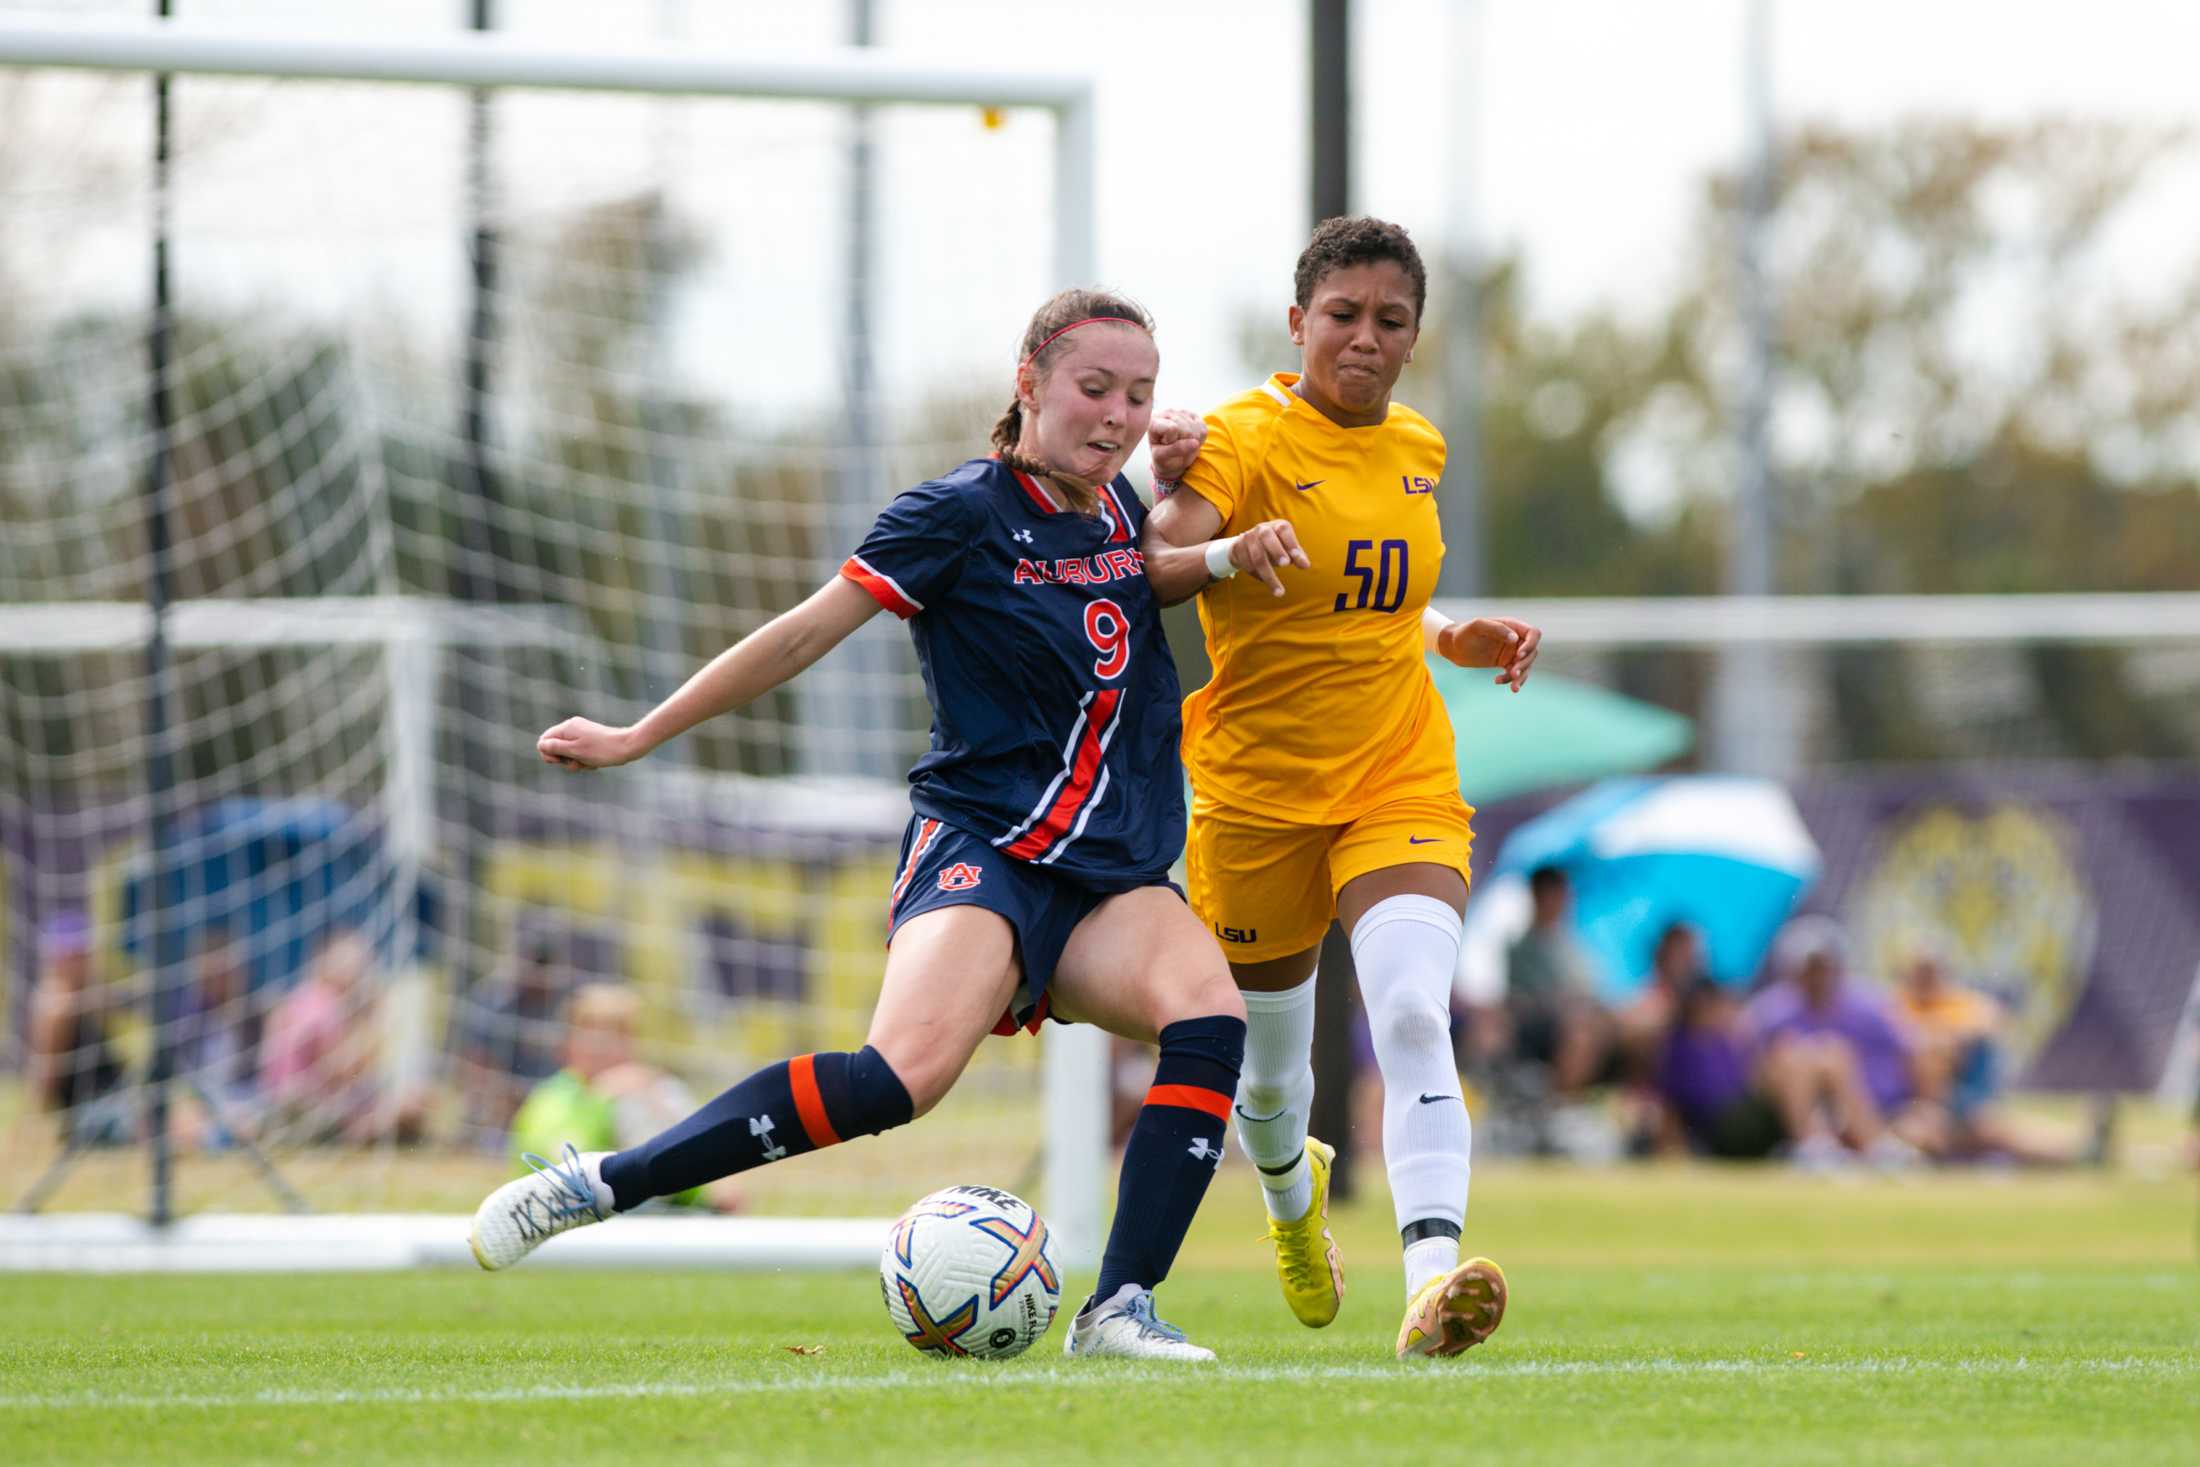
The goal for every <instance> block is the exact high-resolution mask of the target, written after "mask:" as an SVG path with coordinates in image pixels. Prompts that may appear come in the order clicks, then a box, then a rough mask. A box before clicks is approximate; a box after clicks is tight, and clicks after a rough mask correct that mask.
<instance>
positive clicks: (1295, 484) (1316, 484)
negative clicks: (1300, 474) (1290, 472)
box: [1291, 479, 1329, 494]
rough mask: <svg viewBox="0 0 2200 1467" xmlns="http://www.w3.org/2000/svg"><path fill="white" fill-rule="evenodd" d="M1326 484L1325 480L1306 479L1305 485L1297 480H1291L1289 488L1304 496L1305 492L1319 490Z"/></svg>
mask: <svg viewBox="0 0 2200 1467" xmlns="http://www.w3.org/2000/svg"><path fill="white" fill-rule="evenodd" d="M1328 482H1329V481H1328V480H1327V479H1308V480H1307V481H1306V482H1305V483H1303V484H1301V483H1300V482H1299V481H1298V480H1296V479H1293V480H1292V481H1291V487H1292V488H1294V489H1296V490H1298V491H1299V493H1301V494H1304V493H1305V492H1306V491H1307V490H1309V489H1319V488H1321V486H1322V485H1324V484H1326V483H1328Z"/></svg>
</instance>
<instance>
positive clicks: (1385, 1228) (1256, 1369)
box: [0, 1167, 2200, 1467]
mask: <svg viewBox="0 0 2200 1467" xmlns="http://www.w3.org/2000/svg"><path fill="white" fill-rule="evenodd" d="M2195 1205H2196V1199H2195V1194H2194V1189H2193V1182H2192V1179H2191V1178H2189V1177H2186V1178H2164V1179H2157V1180H2151V1181H2147V1180H2136V1179H2132V1178H2129V1177H2121V1176H2114V1175H2110V1176H2065V1177H1993V1176H1944V1177H1919V1178H1911V1179H1902V1180H1888V1179H1881V1178H1871V1179H1866V1180H1856V1181H1840V1182H1834V1181H1826V1180H1822V1179H1815V1178H1801V1177H1796V1176H1792V1175H1788V1174H1785V1173H1782V1172H1779V1171H1758V1172H1738V1171H1727V1170H1709V1169H1690V1168H1668V1167H1656V1168H1645V1169H1626V1170H1617V1171H1609V1172H1601V1173H1579V1172H1567V1171H1556V1170H1542V1169H1537V1168H1526V1167H1487V1168H1484V1169H1482V1170H1481V1171H1480V1172H1479V1173H1478V1174H1477V1177H1476V1183H1475V1199H1474V1208H1473V1213H1472V1217H1471V1227H1470V1235H1469V1241H1470V1243H1471V1244H1472V1245H1473V1246H1474V1247H1475V1248H1476V1249H1477V1250H1478V1251H1483V1252H1487V1253H1489V1254H1491V1255H1492V1256H1493V1257H1496V1258H1497V1259H1499V1260H1500V1261H1501V1262H1503V1263H1504V1264H1505V1265H1506V1268H1507V1272H1508V1274H1509V1275H1510V1277H1511V1280H1512V1285H1513V1304H1512V1309H1511V1312H1510V1314H1509V1315H1508V1317H1507V1319H1506V1323H1505V1327H1504V1329H1503V1330H1502V1331H1501V1332H1500V1333H1499V1335H1498V1336H1497V1338H1496V1339H1495V1340H1493V1341H1492V1342H1491V1343H1490V1344H1488V1345H1486V1346H1484V1347H1482V1348H1480V1349H1478V1350H1475V1351H1473V1352H1471V1353H1469V1354H1468V1355H1467V1356H1466V1357H1464V1358H1463V1359H1460V1360H1457V1361H1452V1362H1433V1363H1424V1364H1417V1365H1413V1366H1401V1365H1399V1364H1397V1363H1396V1362H1394V1361H1392V1360H1391V1359H1390V1357H1389V1353H1388V1343H1389V1340H1390V1337H1391V1335H1392V1333H1393V1332H1394V1330H1395V1328H1396V1325H1397V1317H1398V1312H1399V1308H1400V1303H1401V1301H1400V1299H1399V1285H1398V1280H1397V1264H1396V1243H1395V1240H1394V1237H1393V1236H1392V1235H1391V1233H1390V1230H1389V1210H1388V1205H1387V1201H1386V1200H1385V1199H1384V1198H1383V1197H1382V1196H1381V1194H1380V1188H1379V1183H1378V1186H1377V1188H1376V1191H1375V1195H1373V1196H1370V1197H1367V1198H1365V1199H1364V1200H1362V1201H1361V1202H1359V1203H1358V1204H1356V1205H1355V1206H1353V1207H1352V1208H1350V1209H1347V1210H1345V1211H1343V1212H1342V1214H1341V1215H1340V1217H1339V1236H1340V1239H1341V1241H1342V1243H1343V1245H1344V1249H1345V1259H1346V1265H1347V1269H1348V1271H1349V1274H1350V1278H1351V1292H1350V1294H1349V1296H1348V1297H1347V1299H1346V1301H1345V1308H1344V1313H1343V1315H1342V1317H1341V1318H1340V1319H1339V1320H1338V1322H1337V1323H1336V1324H1335V1325H1334V1326H1332V1327H1331V1328H1329V1329H1327V1330H1324V1331H1320V1332H1311V1331H1307V1330H1304V1329H1301V1328H1300V1327H1299V1326H1298V1325H1297V1324H1296V1323H1294V1322H1293V1321H1292V1320H1291V1318H1290V1317H1289V1315H1288V1314H1287V1313H1286V1312H1285V1311H1284V1308H1283V1306H1282V1303H1281V1301H1280V1300H1279V1299H1278V1297H1277V1295H1276V1292H1275V1286H1274V1283H1273V1279H1272V1276H1271V1275H1270V1273H1269V1272H1268V1267H1267V1263H1266V1256H1265V1250H1264V1245H1262V1244H1261V1243H1260V1241H1259V1233H1260V1221H1259V1217H1258V1210H1257V1209H1258V1204H1257V1203H1256V1202H1255V1201H1254V1200H1253V1198H1252V1197H1251V1196H1250V1195H1248V1193H1247V1190H1246V1186H1245V1178H1244V1176H1243V1175H1242V1174H1240V1173H1239V1172H1238V1171H1237V1170H1236V1169H1235V1168H1233V1169H1232V1170H1231V1171H1228V1172H1226V1173H1225V1174H1224V1177H1223V1179H1222V1185H1221V1186H1220V1187H1219V1188H1218V1191H1217V1193H1216V1196H1215V1197H1214V1199H1213V1200H1212V1201H1210V1203H1209V1205H1208V1207H1207V1209H1206V1211H1205V1213H1204V1214H1203V1215H1202V1217H1201V1219H1200V1223H1199V1226H1198V1228H1197V1229H1196V1230H1195V1232H1194V1235H1193V1239H1192V1242H1191V1244H1190V1246H1189V1248H1188V1250H1187V1254H1186V1257H1185V1259H1184V1261H1183V1262H1182V1263H1181V1264H1180V1266H1179V1269H1178V1273H1177V1276H1176V1278H1174V1279H1173V1280H1171V1281H1170V1283H1169V1284H1168V1285H1167V1287H1166V1288H1165V1289H1164V1290H1163V1292H1162V1296H1161V1297H1162V1302H1163V1305H1164V1312H1165V1313H1167V1314H1168V1315H1170V1316H1171V1317H1172V1318H1174V1319H1175V1320H1176V1321H1177V1322H1178V1323H1180V1324H1182V1325H1184V1326H1186V1327H1187V1328H1188V1329H1189V1330H1190V1331H1191V1332H1192V1334H1193V1337H1194V1338H1196V1339H1198V1340H1200V1341H1202V1342H1204V1343H1207V1344H1210V1345H1212V1346H1213V1347H1214V1348H1215V1349H1216V1350H1217V1351H1218V1352H1219V1353H1220V1354H1221V1357H1222V1359H1221V1361H1220V1362H1219V1363H1218V1364H1217V1365H1215V1366H1211V1367H1205V1368H1172V1369H1166V1370H1162V1369H1155V1368H1153V1367H1141V1366H1131V1365H1121V1364H1116V1363H1112V1362H1100V1363H1095V1364H1076V1365H1073V1364H1071V1363H1070V1362H1067V1361H1064V1360H1063V1359H1062V1358H1061V1356H1060V1354H1059V1353H1058V1352H1059V1350H1060V1348H1061V1335H1062V1325H1061V1323H1060V1322H1058V1323H1057V1324H1056V1326H1055V1329H1054V1330H1053V1332H1052V1333H1050V1334H1049V1336H1048V1337H1047V1339H1046V1340H1045V1341H1043V1342H1042V1343H1041V1345H1040V1346H1039V1348H1037V1349H1035V1350H1034V1351H1033V1352H1032V1353H1031V1354H1029V1355H1027V1356H1025V1357H1024V1358H1023V1359H1021V1360H1017V1361H1014V1362H1008V1363H1005V1364H998V1365H982V1364H977V1363H973V1362H941V1361H934V1360H930V1359H927V1358H924V1357H920V1356H918V1355H916V1354H915V1353H914V1352H912V1351H911V1350H910V1349H909V1348H908V1347H907V1346H906V1345H904V1344H902V1343H901V1341H900V1340H899V1339H898V1338H897V1337H896V1336H894V1335H893V1334H892V1333H891V1332H890V1330H889V1329H888V1327H887V1325H886V1322H885V1315H884V1311H883V1310H882V1309H881V1308H880V1305H879V1300H878V1291H877V1287H876V1285H875V1284H874V1282H873V1281H872V1279H871V1278H870V1277H869V1276H868V1275H863V1274H804V1275H773V1276H748V1275H730V1276H706V1275H697V1274H684V1275H576V1274H568V1273H562V1272H551V1271H536V1272H533V1273H530V1272H529V1271H528V1270H526V1269H525V1268H522V1269H520V1270H518V1271H516V1272H514V1273H511V1274H507V1275H501V1276H496V1277H491V1276H487V1275H472V1274H463V1273H451V1274H432V1275H403V1276H396V1275H371V1274H370V1275H357V1276H314V1277H290V1276H269V1277H249V1278H239V1277H131V1278H107V1277H58V1276H30V1277H21V1276H18V1277H8V1278H0V1319H5V1321H6V1329H5V1332H4V1336H0V1462H5V1463H10V1464H12V1463H18V1462H21V1463H32V1462H39V1463H100V1464H108V1463H117V1462H134V1461H157V1462H181V1463H198V1462H205V1463H217V1462H218V1463H232V1462H250V1461H272V1460H282V1461H298V1460H312V1461H327V1462H355V1461H356V1462H405V1463H410V1464H421V1463H445V1462H469V1461H510V1460H527V1461H534V1462H557V1463H585V1462H596V1461H604V1462H625V1463H631V1462H652V1463H655V1462H671V1461H708V1462H743V1461H755V1462H835V1463H839V1462H868V1461H907V1460H912V1459H935V1458H946V1457H950V1456H953V1457H956V1458H961V1459H967V1460H977V1461H1045V1462H1134V1461H1135V1462H1140V1463H1145V1464H1162V1463H1173V1462H1190V1461H1205V1462H1262V1463H1268V1462H1302V1461H1303V1462H1344V1461H1379V1460H1414V1461H1429V1460H1434V1459H1441V1458H1446V1457H1451V1458H1458V1459H1461V1460H1467V1459H1471V1460H1475V1461H1504V1462H1536V1463H1540V1462H1552V1463H1558V1462H1565V1463H1572V1462H1606V1461H1625V1462H1660V1461H1674V1462H1682V1461H1686V1462H1701V1461H1734V1462H1750V1463H1787V1462H1829V1463H1830V1462H1856V1461H1871V1462H1956V1461H1980V1462H1989V1461H1990V1462H1996V1463H2013V1462H2051V1463H2056V1464H2058V1467H2061V1464H2067V1463H2068V1462H2070V1461H2071V1460H2073V1459H2091V1460H2103V1461H2111V1462H2113V1463H2114V1464H2115V1467H2139V1464H2143V1463H2155V1462H2160V1463H2178V1464H2190V1463H2192V1462H2194V1461H2196V1460H2200V1270H2196V1268H2195V1264H2194V1247H2195V1237H2194V1226H2195ZM551 1246H553V1247H555V1246H556V1245H555V1244H552V1245H551ZM1081 1283H1089V1280H1082V1279H1080V1280H1073V1281H1072V1284H1073V1286H1074V1285H1076V1284H1081ZM797 1346H800V1347H804V1348H805V1350H808V1349H810V1348H811V1347H817V1348H816V1349H815V1352H814V1353H797V1352H796V1350H795V1348H794V1347H797Z"/></svg>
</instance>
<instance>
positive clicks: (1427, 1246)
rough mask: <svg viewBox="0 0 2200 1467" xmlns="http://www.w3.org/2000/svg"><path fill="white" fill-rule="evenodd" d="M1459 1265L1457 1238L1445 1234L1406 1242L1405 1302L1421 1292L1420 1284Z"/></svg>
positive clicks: (1411, 1300)
mask: <svg viewBox="0 0 2200 1467" xmlns="http://www.w3.org/2000/svg"><path fill="white" fill-rule="evenodd" d="M1458 1266H1459V1240H1458V1239H1457V1238H1453V1237H1449V1236H1445V1237H1436V1238H1422V1239H1420V1240H1418V1241H1417V1242H1412V1243H1408V1244H1406V1302H1407V1303H1408V1304H1410V1303H1412V1302H1413V1296H1414V1295H1415V1294H1418V1293H1420V1292H1421V1286H1422V1285H1423V1284H1425V1283H1427V1282H1428V1281H1429V1280H1430V1279H1432V1278H1435V1277H1437V1276H1438V1275H1440V1274H1447V1273H1450V1272H1451V1271H1452V1270H1453V1269H1455V1268H1457V1267H1458Z"/></svg>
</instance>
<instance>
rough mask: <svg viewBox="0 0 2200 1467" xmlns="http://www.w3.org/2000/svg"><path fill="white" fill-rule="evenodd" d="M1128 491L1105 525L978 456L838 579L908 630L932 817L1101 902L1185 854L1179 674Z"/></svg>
mask: <svg viewBox="0 0 2200 1467" xmlns="http://www.w3.org/2000/svg"><path fill="white" fill-rule="evenodd" d="M1145 517H1146V510H1145V506H1144V505H1143V504H1141V503H1140V502H1139V499H1138V496H1137V495H1136V494H1135V493H1133V492H1132V491H1131V487H1130V485H1129V484H1128V483H1127V482H1126V481H1125V480H1124V479H1123V478H1122V477H1120V476H1118V477H1117V478H1116V480H1115V482H1114V483H1112V484H1108V485H1103V486H1102V487H1101V490H1100V513H1099V514H1098V515H1097V516H1094V515H1083V514H1078V513H1075V512H1074V511H1069V510H1057V509H1056V508H1054V506H1053V504H1052V502H1051V501H1049V500H1048V499H1047V497H1046V495H1045V494H1044V493H1043V492H1042V491H1041V490H1040V488H1039V486H1038V485H1037V484H1036V483H1034V482H1033V481H1032V480H1031V479H1030V478H1029V477H1028V476H1027V475H1024V474H1022V473H1019V472H1017V471H1015V470H1013V469H1009V468H1006V467H1004V466H1003V465H1002V464H1000V463H999V462H998V461H996V460H993V459H972V460H971V461H970V462H969V463H966V464H964V465H963V466H962V467H961V468H959V469H956V470H955V471H954V472H953V473H951V474H948V475H947V476H945V477H944V478H939V479H934V480H932V481H931V482H930V483H928V484H919V485H918V486H917V487H916V488H914V489H911V490H909V491H908V492H907V493H904V494H901V495H899V496H897V497H896V498H895V500H894V502H893V503H891V504H889V505H888V506H886V509H885V511H884V512H883V513H881V514H880V515H879V517H878V521H877V523H876V524H874V525H873V526H872V527H871V533H870V534H869V535H868V536H866V537H865V538H864V541H863V546H862V548H861V549H860V550H858V551H857V552H856V553H855V554H854V555H852V556H850V557H849V559H848V562H847V564H845V565H843V566H842V567H841V568H840V573H841V574H842V575H844V576H846V577H847V578H848V579H849V580H852V581H854V582H855V583H856V584H857V585H859V586H862V587H863V588H864V589H865V590H867V591H869V592H870V593H871V594H872V596H874V597H876V598H877V600H878V602H879V604H880V605H882V606H884V607H885V608H886V609H887V610H888V611H891V612H893V613H894V614H895V615H897V616H900V617H902V618H903V619H905V620H906V621H907V622H908V623H909V630H910V632H911V634H912V635H913V636H914V637H915V639H916V644H917V661H918V663H919V665H920V666H921V667H922V668H923V669H924V691H925V694H926V696H927V697H928V698H929V699H930V700H931V703H932V750H931V752H930V753H928V754H926V755H925V756H924V757H923V758H922V759H920V760H918V761H917V767H916V768H915V769H913V770H911V771H910V774H909V782H910V785H911V786H912V789H911V793H910V804H912V805H913V806H915V807H916V810H917V813H919V814H920V815H928V816H931V817H933V818H934V819H937V820H943V821H945V822H947V823H948V824H949V825H953V826H956V827H958V828H960V829H962V830H965V831H968V832H969V833H970V834H972V835H976V836H981V837H983V838H984V839H986V840H988V841H990V842H992V844H993V845H994V846H995V847H996V848H997V849H999V850H1001V851H1003V852H1004V853H1006V854H1008V855H1010V856H1014V857H1016V858H1017V859H1019V860H1024V861H1030V862H1033V863H1035V864H1038V865H1041V866H1046V867H1048V868H1050V869H1052V870H1055V871H1059V872H1061V873H1062V874H1064V875H1066V876H1071V877H1074V878H1076V879H1078V880H1080V881H1084V882H1088V883H1092V884H1095V885H1099V886H1103V887H1130V886H1139V885H1145V884H1147V883H1150V882H1153V881H1157V880H1160V879H1161V878H1162V876H1163V874H1164V873H1166V872H1167V870H1168V869H1169V867H1170V865H1171V864H1172V863H1173V862H1174V861H1175V860H1176V858H1177V856H1178V854H1179V853H1180V852H1181V851H1182V850H1183V848H1184V777H1183V766H1182V764H1181V762H1180V759H1179V755H1178V751H1177V745H1178V739H1179V736H1180V734H1181V730H1182V715H1181V713H1180V711H1179V703H1180V701H1181V697H1180V694H1179V691H1178V687H1177V680H1176V665H1175V663H1174V662H1173V661H1171V660H1170V657H1169V646H1168V643H1167V642H1166V641H1165V640H1164V639H1163V638H1162V634H1161V610H1160V605H1159V603H1158V602H1156V601H1155V599H1154V595H1153V591H1152V589H1151V588H1150V587H1149V586H1148V585H1147V583H1146V562H1145V557H1144V556H1143V555H1141V554H1140V553H1139V550H1138V533H1139V527H1140V526H1141V525H1143V524H1144V523H1145Z"/></svg>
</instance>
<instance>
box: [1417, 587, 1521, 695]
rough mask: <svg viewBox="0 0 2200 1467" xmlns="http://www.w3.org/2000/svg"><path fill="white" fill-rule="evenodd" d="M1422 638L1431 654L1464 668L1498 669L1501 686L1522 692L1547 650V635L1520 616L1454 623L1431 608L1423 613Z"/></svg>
mask: <svg viewBox="0 0 2200 1467" xmlns="http://www.w3.org/2000/svg"><path fill="white" fill-rule="evenodd" d="M1421 639H1422V640H1423V641H1424V642H1426V643H1427V644H1428V648H1429V650H1430V651H1431V652H1434V653H1435V654H1436V655H1437V656H1439V657H1441V658H1443V659H1444V660H1445V661H1446V662H1451V663H1456V664H1457V665H1459V666H1460V667H1494V668H1496V669H1497V679H1496V680H1497V682H1498V684H1499V685H1500V686H1507V685H1509V686H1510V687H1511V688H1512V690H1513V691H1514V692H1516V693H1517V692H1519V691H1520V689H1521V687H1522V686H1523V685H1524V684H1526V682H1527V681H1528V669H1530V668H1532V667H1534V666H1535V658H1536V653H1537V652H1539V651H1541V650H1542V647H1543V632H1542V630H1541V629H1540V628H1538V627H1533V626H1530V625H1529V624H1528V623H1526V622H1524V621H1521V620H1520V619H1519V618H1517V617H1511V616H1478V617H1476V618H1475V619H1474V620H1472V621H1453V620H1452V619H1451V618H1449V617H1447V616H1445V615H1444V614H1443V613H1442V612H1441V611H1438V610H1437V609H1436V608H1435V607H1433V606H1431V607H1429V608H1428V609H1427V610H1426V611H1423V612H1422V613H1421Z"/></svg>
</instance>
